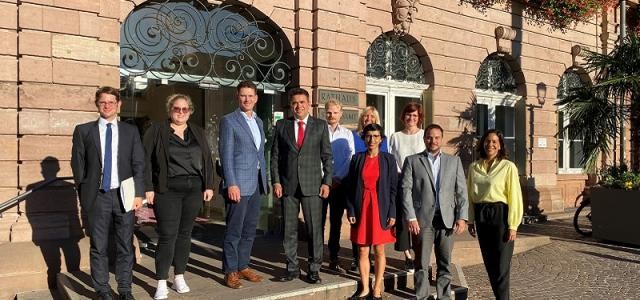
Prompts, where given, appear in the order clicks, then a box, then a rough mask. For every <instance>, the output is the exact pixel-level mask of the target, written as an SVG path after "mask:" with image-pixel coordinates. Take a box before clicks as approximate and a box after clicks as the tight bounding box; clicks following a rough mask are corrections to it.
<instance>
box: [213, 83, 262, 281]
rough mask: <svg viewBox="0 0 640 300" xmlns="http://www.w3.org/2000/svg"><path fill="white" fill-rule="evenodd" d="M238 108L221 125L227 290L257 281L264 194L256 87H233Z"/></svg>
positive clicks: (258, 279)
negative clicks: (256, 244)
mask: <svg viewBox="0 0 640 300" xmlns="http://www.w3.org/2000/svg"><path fill="white" fill-rule="evenodd" d="M236 98H237V99H238V109H236V110H235V111H234V112H232V113H230V114H228V115H225V116H224V117H223V118H222V121H221V122H220V138H219V140H218V149H220V161H221V164H222V172H223V174H222V178H223V182H222V187H223V196H224V198H225V212H226V218H225V220H226V223H227V228H226V230H225V233H224V243H223V261H222V262H223V268H224V272H225V283H226V285H227V286H228V287H230V288H234V289H238V288H241V287H242V284H241V283H240V279H245V280H248V281H251V282H260V281H262V277H261V276H260V275H258V274H256V273H255V272H254V271H253V270H251V269H250V268H249V260H250V256H251V248H252V247H253V241H254V239H255V236H256V225H257V223H258V217H259V213H260V200H261V195H262V194H265V193H266V192H267V177H266V168H267V163H266V161H265V158H264V142H265V136H264V127H263V124H262V120H261V119H260V118H259V117H258V116H257V115H256V113H255V112H254V111H253V108H254V106H255V105H256V103H257V102H258V95H257V89H256V86H255V85H254V84H253V82H251V81H243V82H240V83H239V84H238V86H237V88H236Z"/></svg>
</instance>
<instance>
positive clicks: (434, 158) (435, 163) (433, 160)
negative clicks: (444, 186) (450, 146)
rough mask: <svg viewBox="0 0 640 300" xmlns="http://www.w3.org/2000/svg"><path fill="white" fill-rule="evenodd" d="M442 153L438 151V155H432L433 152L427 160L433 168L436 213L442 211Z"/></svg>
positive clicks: (429, 153)
mask: <svg viewBox="0 0 640 300" xmlns="http://www.w3.org/2000/svg"><path fill="white" fill-rule="evenodd" d="M441 153H442V152H441V151H438V153H436V154H431V152H427V160H428V161H429V165H430V166H431V173H432V174H433V180H434V181H435V182H433V185H434V186H435V187H436V195H435V198H436V211H437V210H440V161H441V159H440V158H441V157H442V155H440V154H441Z"/></svg>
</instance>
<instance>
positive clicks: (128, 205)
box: [120, 177, 136, 212]
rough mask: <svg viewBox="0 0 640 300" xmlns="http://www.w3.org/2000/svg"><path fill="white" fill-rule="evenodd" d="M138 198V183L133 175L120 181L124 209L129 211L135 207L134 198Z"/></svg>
mask: <svg viewBox="0 0 640 300" xmlns="http://www.w3.org/2000/svg"><path fill="white" fill-rule="evenodd" d="M135 198H136V185H135V183H134V182H133V177H129V178H127V179H125V180H123V181H121V182H120V199H121V200H122V206H123V207H124V211H126V212H129V211H131V210H132V209H133V200H134V199H135Z"/></svg>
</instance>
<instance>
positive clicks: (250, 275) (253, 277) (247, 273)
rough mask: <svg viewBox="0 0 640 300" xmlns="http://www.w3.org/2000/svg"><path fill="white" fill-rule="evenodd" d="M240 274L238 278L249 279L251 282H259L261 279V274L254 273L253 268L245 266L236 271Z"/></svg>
mask: <svg viewBox="0 0 640 300" xmlns="http://www.w3.org/2000/svg"><path fill="white" fill-rule="evenodd" d="M238 273H239V274H240V279H244V280H249V281H251V282H260V281H262V276H260V275H258V274H256V272H254V271H253V270H251V269H249V268H246V269H244V270H240V272H238Z"/></svg>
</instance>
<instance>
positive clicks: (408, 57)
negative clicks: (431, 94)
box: [367, 34, 425, 83]
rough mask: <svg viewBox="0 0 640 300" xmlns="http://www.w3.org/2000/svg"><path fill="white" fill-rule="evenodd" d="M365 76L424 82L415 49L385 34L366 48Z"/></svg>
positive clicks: (422, 71)
mask: <svg viewBox="0 0 640 300" xmlns="http://www.w3.org/2000/svg"><path fill="white" fill-rule="evenodd" d="M367 76H369V77H373V78H382V79H393V80H399V81H410V82H417V83H424V82H425V79H424V70H423V69H422V63H421V62H420V58H419V57H418V55H416V52H415V50H413V48H411V46H409V45H408V44H407V43H406V42H404V41H403V40H401V39H397V38H391V37H389V36H387V35H385V34H383V35H380V36H379V37H377V38H376V39H375V40H374V41H373V43H372V44H371V46H370V47H369V50H367Z"/></svg>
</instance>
